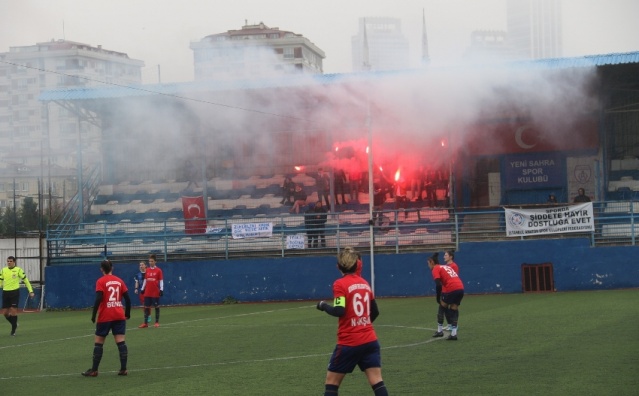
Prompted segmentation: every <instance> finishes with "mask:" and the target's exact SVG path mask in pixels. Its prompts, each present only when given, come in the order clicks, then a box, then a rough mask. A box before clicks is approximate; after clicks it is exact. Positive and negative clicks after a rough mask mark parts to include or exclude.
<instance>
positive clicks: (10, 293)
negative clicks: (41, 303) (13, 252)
mask: <svg viewBox="0 0 639 396" xmlns="http://www.w3.org/2000/svg"><path fill="white" fill-rule="evenodd" d="M20 281H22V282H23V283H24V284H25V286H27V290H28V291H29V297H31V298H33V297H34V296H35V294H34V293H33V288H32V287H31V282H29V279H28V278H27V276H26V275H25V273H24V271H23V270H22V268H20V267H16V258H15V257H13V256H9V257H7V266H6V267H4V268H2V270H1V271H0V284H2V285H3V288H2V314H3V315H4V317H5V319H7V322H9V323H11V335H12V336H15V335H16V328H17V327H18V303H19V300H20Z"/></svg>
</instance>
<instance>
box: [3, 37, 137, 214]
mask: <svg viewBox="0 0 639 396" xmlns="http://www.w3.org/2000/svg"><path fill="white" fill-rule="evenodd" d="M143 66H144V62H143V61H140V60H136V59H131V58H129V56H128V55H127V54H125V53H122V52H117V51H111V50H107V49H104V48H102V46H99V45H98V46H91V45H88V44H83V43H79V42H74V41H69V40H51V41H48V42H42V43H37V44H35V45H28V46H16V47H10V48H9V52H3V53H0V207H6V206H12V205H13V202H14V198H15V197H16V196H19V199H22V198H23V197H25V196H32V197H38V196H43V195H48V196H50V197H51V196H56V197H63V196H64V195H65V194H68V196H70V195H71V194H72V192H71V191H66V189H65V187H63V186H67V185H69V186H71V185H75V183H74V182H73V180H74V177H75V175H76V174H77V166H78V163H82V165H83V166H84V167H86V166H90V165H91V164H92V162H93V161H97V160H96V158H99V156H98V155H95V154H98V153H99V152H100V140H101V139H100V137H101V136H100V134H101V128H100V126H99V125H98V124H99V121H96V120H92V117H80V116H78V112H77V111H76V109H73V108H70V107H64V106H63V104H58V103H48V104H45V103H43V102H41V101H39V96H40V93H41V92H43V91H45V90H55V89H62V88H85V87H100V86H108V85H112V84H117V85H136V84H140V83H141V81H142V77H141V68H142V67H143ZM85 115H86V114H85ZM78 153H81V156H79V155H78ZM14 181H15V186H17V187H15V188H14ZM38 186H40V187H38ZM16 190H17V192H16ZM63 190H65V191H63ZM17 201H18V200H16V205H18V206H19V205H20V202H17Z"/></svg>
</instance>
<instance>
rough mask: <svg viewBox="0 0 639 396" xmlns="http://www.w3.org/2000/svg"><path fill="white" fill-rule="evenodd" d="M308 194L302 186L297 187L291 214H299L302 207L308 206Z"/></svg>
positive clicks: (297, 185)
mask: <svg viewBox="0 0 639 396" xmlns="http://www.w3.org/2000/svg"><path fill="white" fill-rule="evenodd" d="M306 198H307V196H306V192H305V191H304V189H303V188H302V185H301V184H296V185H295V193H294V194H293V207H292V208H291V210H290V211H289V212H290V213H293V212H295V213H299V212H300V207H302V206H304V205H306Z"/></svg>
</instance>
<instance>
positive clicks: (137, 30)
mask: <svg viewBox="0 0 639 396" xmlns="http://www.w3.org/2000/svg"><path fill="white" fill-rule="evenodd" d="M505 4H506V1H505V0H323V1H307V0H272V1H266V0H232V1H213V0H182V1H158V0H126V1H125V0H108V1H105V0H0V52H6V51H8V50H9V47H11V46H25V45H33V44H35V43H37V42H43V41H49V40H51V39H61V38H66V39H67V40H71V41H78V42H82V43H86V44H89V45H92V46H97V45H102V47H103V48H105V49H109V50H113V51H119V52H125V53H127V54H128V55H129V57H131V58H134V59H140V60H143V61H144V62H145V64H146V66H145V68H144V69H143V73H142V76H143V82H145V83H155V82H157V81H158V65H160V70H161V77H162V82H177V81H189V80H192V79H193V52H192V51H191V50H190V48H189V44H190V42H191V41H198V40H200V39H201V38H203V37H205V36H207V35H209V34H215V33H221V32H225V31H227V30H235V29H240V28H241V27H242V25H244V24H245V21H247V22H248V23H249V24H254V23H259V22H264V23H265V24H266V25H267V26H269V27H279V28H280V29H281V30H287V31H293V32H295V33H299V34H302V35H304V36H305V37H307V38H308V39H310V40H311V41H312V42H314V43H315V44H316V45H317V46H318V47H320V48H321V49H322V50H324V52H325V53H326V59H325V60H324V72H325V73H347V72H350V71H351V64H352V63H351V62H352V61H351V37H352V36H353V35H355V34H356V33H357V27H358V19H359V18H360V17H374V16H387V17H395V18H400V19H401V21H402V30H403V32H404V35H405V36H406V37H407V38H408V40H409V45H410V52H411V62H412V65H411V66H417V65H418V63H419V58H420V56H421V35H422V10H425V12H426V26H427V33H428V38H429V48H430V55H431V60H432V61H433V62H450V61H455V60H458V59H459V58H460V56H461V55H462V54H463V52H464V51H465V50H466V48H467V47H468V45H469V41H470V32H471V31H473V30H477V29H482V30H505V28H506V5H505ZM563 9H564V20H563V30H564V56H578V55H587V54H605V53H611V52H629V51H639V23H637V16H639V1H638V0H563Z"/></svg>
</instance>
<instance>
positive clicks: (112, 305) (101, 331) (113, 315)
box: [82, 260, 131, 377]
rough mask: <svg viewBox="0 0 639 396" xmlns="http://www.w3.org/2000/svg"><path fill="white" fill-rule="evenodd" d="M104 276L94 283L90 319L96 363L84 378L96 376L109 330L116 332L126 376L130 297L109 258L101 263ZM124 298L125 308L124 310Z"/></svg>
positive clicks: (122, 371) (115, 335) (121, 373)
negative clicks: (92, 325) (93, 333)
mask: <svg viewBox="0 0 639 396" xmlns="http://www.w3.org/2000/svg"><path fill="white" fill-rule="evenodd" d="M100 270H101V271H102V276H101V277H100V278H99V279H98V281H97V282H96V283H95V302H94V303H93V313H92V314H91V322H93V323H96V321H95V317H96V314H97V317H98V322H97V324H96V325H95V340H94V344H93V365H92V366H91V368H90V369H88V370H87V371H85V372H83V373H82V375H83V376H85V377H97V376H98V367H99V366H100V361H101V360H102V347H103V345H104V340H105V338H106V336H107V335H109V331H110V332H112V333H113V339H114V340H115V343H116V345H117V346H118V352H119V354H120V371H118V375H127V370H126V364H127V360H128V357H129V351H128V348H127V346H126V342H125V333H126V320H127V319H129V318H130V317H131V299H130V298H129V291H128V289H127V287H126V284H125V283H124V281H123V280H122V279H120V278H118V277H117V276H115V275H113V274H112V272H113V264H112V263H111V261H109V260H104V261H102V262H101V263H100ZM122 299H124V304H125V308H124V310H122Z"/></svg>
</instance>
